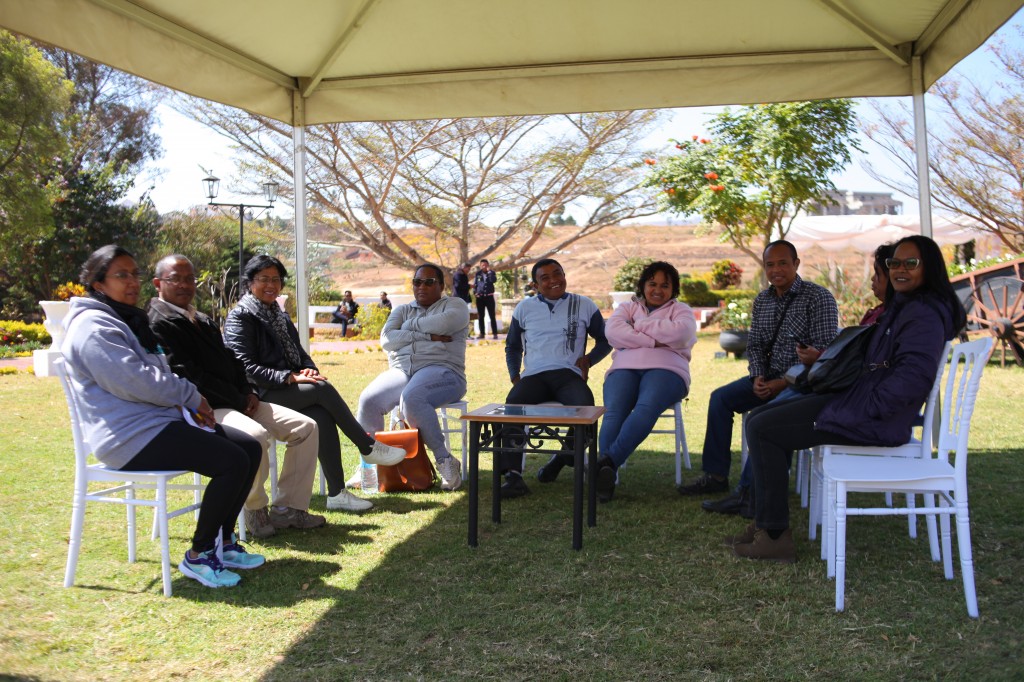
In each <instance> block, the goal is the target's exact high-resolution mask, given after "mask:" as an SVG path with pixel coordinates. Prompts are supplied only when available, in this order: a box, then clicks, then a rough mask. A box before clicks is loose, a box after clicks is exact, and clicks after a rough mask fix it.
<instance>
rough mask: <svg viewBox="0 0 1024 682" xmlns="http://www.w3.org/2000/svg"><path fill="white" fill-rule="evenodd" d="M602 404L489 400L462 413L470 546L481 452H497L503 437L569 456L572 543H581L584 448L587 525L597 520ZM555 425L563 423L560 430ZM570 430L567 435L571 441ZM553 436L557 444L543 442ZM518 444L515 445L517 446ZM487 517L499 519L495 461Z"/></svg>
mask: <svg viewBox="0 0 1024 682" xmlns="http://www.w3.org/2000/svg"><path fill="white" fill-rule="evenodd" d="M602 414H604V408H603V407H594V406H589V405H588V406H573V405H505V404H502V403H491V404H489V405H484V406H483V407H480V408H477V409H475V410H473V411H472V412H467V413H466V414H464V415H462V419H465V420H466V421H468V422H469V546H470V547H476V546H477V520H478V510H477V506H478V503H479V499H480V480H479V459H480V453H481V452H490V453H492V454H494V455H496V454H497V453H498V452H500V451H501V450H502V449H503V448H502V441H503V440H505V441H506V443H507V439H509V438H515V439H518V440H522V439H523V438H524V431H523V430H524V429H526V433H525V450H526V451H528V452H538V453H543V454H552V455H554V454H572V455H573V458H574V459H573V462H574V467H573V500H572V548H573V549H577V550H578V549H580V548H582V547H583V452H584V450H586V451H588V452H589V457H588V461H587V464H588V467H589V476H588V478H587V481H588V485H587V492H588V497H587V525H588V526H591V527H592V526H596V525H597V487H596V480H597V420H598V419H599V418H600V417H601V415H602ZM560 427H567V428H566V430H565V432H564V433H563V432H562V430H561V428H560ZM570 433H571V434H572V438H571V442H570ZM552 441H554V442H555V443H556V444H557V447H556V448H554V449H552V448H550V447H543V446H544V444H546V443H549V442H552ZM518 449H519V448H516V450H518ZM491 492H492V496H493V503H492V511H491V518H492V520H493V521H494V522H495V523H501V471H500V470H499V467H498V465H497V458H495V463H494V476H493V480H492V485H491Z"/></svg>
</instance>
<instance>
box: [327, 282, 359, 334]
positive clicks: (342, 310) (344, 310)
mask: <svg viewBox="0 0 1024 682" xmlns="http://www.w3.org/2000/svg"><path fill="white" fill-rule="evenodd" d="M358 313H359V304H358V303H356V302H355V299H353V298H352V292H351V291H346V292H345V294H344V296H343V298H342V299H341V303H339V304H338V307H337V308H336V309H335V310H334V312H333V313H331V317H333V318H334V322H335V324H340V325H341V338H345V336H346V335H347V333H348V326H349V324H351V323H353V322H355V321H356V315H357V314H358Z"/></svg>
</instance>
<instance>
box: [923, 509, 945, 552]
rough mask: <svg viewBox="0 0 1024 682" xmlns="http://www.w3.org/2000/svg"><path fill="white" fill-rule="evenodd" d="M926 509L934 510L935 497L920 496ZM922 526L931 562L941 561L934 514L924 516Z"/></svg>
mask: <svg viewBox="0 0 1024 682" xmlns="http://www.w3.org/2000/svg"><path fill="white" fill-rule="evenodd" d="M921 498H922V499H923V500H924V506H925V508H926V509H934V508H935V495H931V494H927V493H926V494H924V495H921ZM924 524H925V526H926V527H927V529H928V549H929V550H930V551H931V554H932V561H941V560H942V552H941V551H940V550H939V533H938V530H937V528H936V521H935V514H925V517H924Z"/></svg>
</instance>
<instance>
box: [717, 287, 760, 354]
mask: <svg viewBox="0 0 1024 682" xmlns="http://www.w3.org/2000/svg"><path fill="white" fill-rule="evenodd" d="M753 303H754V300H753V299H751V298H747V297H743V298H733V299H726V300H725V301H724V302H723V307H722V312H721V316H720V318H719V324H720V326H721V332H720V333H719V335H718V345H719V346H721V347H722V350H724V351H725V352H726V353H732V354H733V355H735V356H736V358H737V359H738V358H741V357H743V353H744V352H746V350H747V335H748V333H749V332H750V319H751V313H750V310H751V306H752V305H753Z"/></svg>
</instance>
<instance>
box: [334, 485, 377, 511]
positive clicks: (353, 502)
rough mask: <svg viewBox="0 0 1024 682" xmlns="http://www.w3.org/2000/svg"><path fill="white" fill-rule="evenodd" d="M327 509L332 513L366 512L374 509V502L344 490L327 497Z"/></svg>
mask: <svg viewBox="0 0 1024 682" xmlns="http://www.w3.org/2000/svg"><path fill="white" fill-rule="evenodd" d="M327 508H328V509H330V510H332V511H366V510H367V509H373V502H370V501H369V500H364V499H363V498H361V497H356V496H355V495H353V494H352V493H350V492H349V491H347V490H342V491H341V492H340V493H338V494H337V495H333V496H330V495H329V496H328V497H327Z"/></svg>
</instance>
